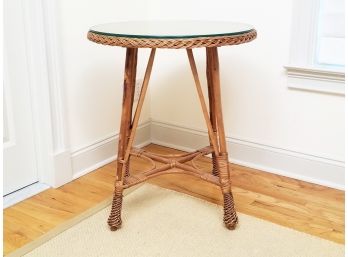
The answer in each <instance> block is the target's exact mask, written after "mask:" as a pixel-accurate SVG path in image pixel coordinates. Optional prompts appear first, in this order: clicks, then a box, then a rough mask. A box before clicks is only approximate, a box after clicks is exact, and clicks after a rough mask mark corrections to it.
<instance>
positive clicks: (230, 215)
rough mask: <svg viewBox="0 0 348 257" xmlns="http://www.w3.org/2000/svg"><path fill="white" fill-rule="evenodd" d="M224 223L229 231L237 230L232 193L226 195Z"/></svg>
mask: <svg viewBox="0 0 348 257" xmlns="http://www.w3.org/2000/svg"><path fill="white" fill-rule="evenodd" d="M224 223H225V226H226V227H227V228H228V229H231V230H232V229H235V228H236V226H237V223H238V217H237V213H236V211H235V209H234V201H233V196H232V193H225V194H224Z"/></svg>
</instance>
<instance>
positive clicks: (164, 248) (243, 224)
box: [24, 184, 344, 257]
mask: <svg viewBox="0 0 348 257" xmlns="http://www.w3.org/2000/svg"><path fill="white" fill-rule="evenodd" d="M109 210H110V206H108V207H107V208H104V209H102V210H100V211H99V212H97V213H95V214H93V215H92V216H89V217H88V218H85V219H84V220H82V221H81V222H80V223H78V224H75V225H74V226H73V227H71V228H69V229H67V230H65V231H64V232H62V233H60V234H58V235H57V236H55V237H54V238H52V239H51V240H49V241H47V242H46V243H43V244H42V245H41V246H39V247H37V248H36V249H34V250H32V251H31V252H29V253H27V254H25V255H24V256H26V257H58V256H59V257H65V256H67V257H99V256H100V257H118V256H120V257H138V256H142V257H157V256H158V257H162V256H163V257H172V256H173V257H225V256H226V257H227V256H228V257H244V256H245V257H259V256H260V257H336V256H337V257H338V256H344V246H343V245H340V244H336V243H333V242H330V241H327V240H324V239H321V238H317V237H313V236H310V235H308V234H304V233H301V232H298V231H295V230H292V229H288V228H285V227H282V226H279V225H276V224H273V223H270V222H267V221H264V220H261V219H257V218H254V217H251V216H247V215H243V214H241V213H239V218H240V221H239V225H238V226H237V228H236V230H234V231H229V230H227V229H226V228H225V227H224V226H223V223H222V207H221V206H217V205H214V204H211V203H207V202H205V201H202V200H199V199H196V198H193V197H190V196H187V195H184V194H181V193H177V192H174V191H170V190H166V189H162V188H159V187H156V186H152V185H148V184H145V185H143V186H141V187H140V188H139V189H137V190H135V191H134V192H132V193H130V194H129V195H127V196H126V197H125V198H124V203H123V227H122V229H121V230H118V231H115V232H111V231H110V230H109V228H108V226H107V224H106V220H107V217H108V214H109Z"/></svg>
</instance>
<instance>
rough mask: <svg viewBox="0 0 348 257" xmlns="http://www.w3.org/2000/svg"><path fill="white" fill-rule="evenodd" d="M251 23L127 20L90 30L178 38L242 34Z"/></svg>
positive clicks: (137, 36)
mask: <svg viewBox="0 0 348 257" xmlns="http://www.w3.org/2000/svg"><path fill="white" fill-rule="evenodd" d="M253 30H254V28H253V26H251V25H248V24H244V23H238V22H226V21H128V22H116V23H106V24H100V25H96V26H93V27H92V28H91V29H90V32H92V33H95V34H100V35H105V36H112V37H127V38H148V39H149V38H154V39H171V38H172V39H178V38H183V39H185V38H199V37H218V36H233V35H243V34H246V33H249V32H251V31H253Z"/></svg>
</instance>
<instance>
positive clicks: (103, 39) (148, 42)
mask: <svg viewBox="0 0 348 257" xmlns="http://www.w3.org/2000/svg"><path fill="white" fill-rule="evenodd" d="M256 36H257V32H256V30H251V31H250V32H247V33H245V34H240V35H233V36H218V37H198V38H129V37H115V36H106V35H101V34H97V33H93V32H91V31H89V32H88V34H87V38H88V39H89V40H91V41H93V42H95V43H98V44H103V45H111V46H122V47H129V48H173V49H179V48H197V47H218V46H226V45H239V44H243V43H247V42H250V41H252V40H254V39H255V38H256Z"/></svg>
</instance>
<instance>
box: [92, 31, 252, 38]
mask: <svg viewBox="0 0 348 257" xmlns="http://www.w3.org/2000/svg"><path fill="white" fill-rule="evenodd" d="M253 30H255V29H254V28H251V29H248V30H243V31H238V32H231V33H217V34H205V35H204V34H201V35H176V36H171V35H168V36H158V35H134V34H131V35H129V34H116V33H107V32H101V31H96V30H93V29H90V30H89V32H92V33H95V34H99V35H104V36H110V37H128V38H147V39H150V38H156V39H179V38H200V37H220V36H236V35H243V34H246V33H249V32H251V31H253Z"/></svg>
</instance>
